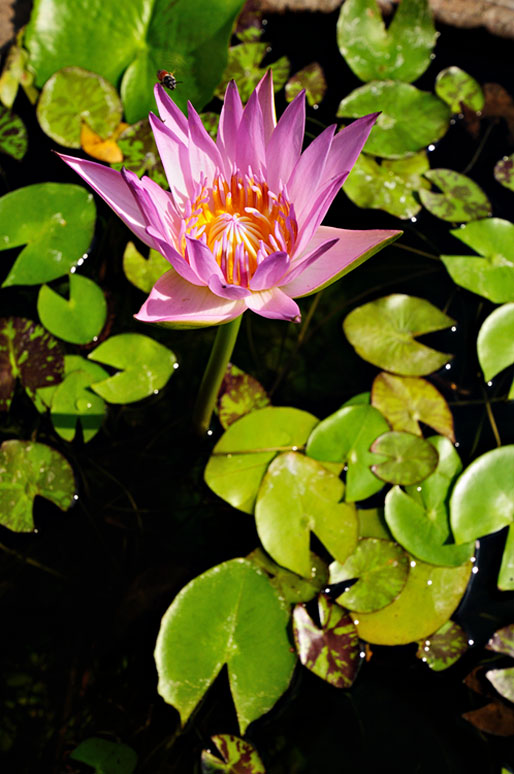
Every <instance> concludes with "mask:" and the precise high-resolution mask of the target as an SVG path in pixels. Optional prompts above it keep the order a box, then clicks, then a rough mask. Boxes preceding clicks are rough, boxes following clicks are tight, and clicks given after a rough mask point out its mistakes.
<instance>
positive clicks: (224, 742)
mask: <svg viewBox="0 0 514 774" xmlns="http://www.w3.org/2000/svg"><path fill="white" fill-rule="evenodd" d="M211 742H212V743H213V744H214V746H215V747H216V749H217V750H218V752H219V754H220V755H221V759H220V758H219V757H218V756H217V755H214V753H212V752H210V751H209V750H203V751H202V774H216V772H225V774H266V769H265V768H264V764H263V762H262V761H261V759H260V757H259V754H258V752H257V750H256V749H255V747H253V745H251V744H250V742H246V741H245V740H244V739H240V738H239V737H238V736H233V735H232V734H216V736H211Z"/></svg>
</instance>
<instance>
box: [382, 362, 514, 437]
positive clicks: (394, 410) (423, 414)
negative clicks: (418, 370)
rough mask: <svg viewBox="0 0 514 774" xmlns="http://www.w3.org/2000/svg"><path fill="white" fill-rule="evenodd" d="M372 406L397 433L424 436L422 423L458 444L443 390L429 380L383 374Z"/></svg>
mask: <svg viewBox="0 0 514 774" xmlns="http://www.w3.org/2000/svg"><path fill="white" fill-rule="evenodd" d="M513 360H514V359H513ZM371 402H372V405H373V406H375V408H377V409H378V410H379V411H380V412H381V414H383V416H384V417H385V418H386V419H387V421H388V422H389V424H390V425H391V428H392V429H393V430H405V431H406V432H408V433H414V434H416V435H422V433H421V427H420V426H419V423H420V422H423V423H424V424H425V425H428V426H429V427H432V428H433V429H434V430H436V431H437V432H438V433H440V434H441V435H445V436H447V437H448V438H449V439H450V440H451V441H455V436H454V433H453V417H452V413H451V411H450V408H449V406H448V404H447V402H446V400H445V399H444V397H443V396H442V395H441V393H440V392H439V390H437V389H436V388H435V387H434V386H433V384H430V382H427V380H426V379H420V378H417V377H412V376H394V375H393V374H388V373H385V372H383V373H381V374H379V375H378V376H377V377H376V378H375V381H374V382H373V387H372V390H371Z"/></svg>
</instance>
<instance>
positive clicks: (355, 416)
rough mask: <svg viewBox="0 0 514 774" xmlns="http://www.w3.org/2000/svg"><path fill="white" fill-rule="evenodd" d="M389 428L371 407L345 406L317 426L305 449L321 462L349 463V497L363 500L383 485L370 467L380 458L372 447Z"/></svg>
mask: <svg viewBox="0 0 514 774" xmlns="http://www.w3.org/2000/svg"><path fill="white" fill-rule="evenodd" d="M387 430H389V425H388V424H387V422H386V421H385V419H384V417H383V416H382V415H381V414H380V412H379V411H377V410H376V409H374V408H373V407H372V406H369V405H357V406H346V407H343V408H342V409H339V411H336V412H335V414H332V415H331V416H329V417H327V418H326V419H324V420H323V421H322V422H320V423H319V425H317V427H316V428H315V429H314V430H313V432H312V433H311V435H310V437H309V441H308V444H307V450H306V452H307V454H308V455H309V457H313V458H314V459H316V460H320V461H322V462H346V463H347V465H348V471H347V474H346V500H347V501H348V502H355V501H356V500H364V499H366V497H370V496H371V495H372V494H375V492H379V491H380V490H381V489H382V487H383V483H382V481H380V479H378V478H377V477H376V476H375V475H374V474H373V473H372V472H371V471H370V469H369V467H370V465H372V464H373V463H375V462H377V461H378V459H377V457H376V455H374V454H372V453H371V452H370V447H371V444H372V443H373V441H374V440H375V438H378V436H379V435H382V433H384V432H386V431H387Z"/></svg>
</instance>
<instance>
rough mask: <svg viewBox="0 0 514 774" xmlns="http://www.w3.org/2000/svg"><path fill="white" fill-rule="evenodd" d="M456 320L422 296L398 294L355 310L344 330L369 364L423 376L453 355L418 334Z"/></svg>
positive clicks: (406, 374)
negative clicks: (431, 346)
mask: <svg viewBox="0 0 514 774" xmlns="http://www.w3.org/2000/svg"><path fill="white" fill-rule="evenodd" d="M454 322H455V321H454V320H452V319H451V317H448V316H447V315H445V314H443V312H440V311H439V309H437V308H436V307H435V306H433V305H432V304H431V303H429V302H428V301H425V300H424V299H422V298H415V297H414V296H405V295H402V294H400V293H395V294H394V295H391V296H384V297H383V298H379V299H377V300H376V301H370V302H369V303H368V304H364V306H359V307H357V309H354V310H353V312H350V314H349V315H348V316H347V317H346V319H345V321H344V323H343V330H344V333H345V335H346V338H347V339H348V341H349V342H350V344H351V345H352V346H353V347H354V349H355V351H356V352H357V354H358V355H360V356H361V357H362V358H363V359H364V360H367V361H368V362H369V363H373V365H376V366H378V367H379V368H384V369H385V370H386V371H393V372H394V373H396V374H400V375H403V376H423V375H424V374H429V373H431V372H432V371H437V370H438V369H439V368H441V366H443V365H444V364H445V363H447V362H448V360H449V359H450V358H451V357H452V356H451V355H448V354H446V353H444V352H436V350H434V349H430V347H426V346H425V345H424V344H420V343H419V342H418V341H416V340H415V339H414V337H415V336H421V335H422V334H424V333H432V332H433V331H439V330H442V329H443V328H448V327H449V326H450V325H453V323H454Z"/></svg>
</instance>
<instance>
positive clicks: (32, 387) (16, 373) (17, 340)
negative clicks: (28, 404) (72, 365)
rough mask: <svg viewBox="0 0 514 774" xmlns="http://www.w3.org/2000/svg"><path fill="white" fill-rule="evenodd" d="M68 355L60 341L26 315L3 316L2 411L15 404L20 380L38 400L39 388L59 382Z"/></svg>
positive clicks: (0, 338) (0, 341)
mask: <svg viewBox="0 0 514 774" xmlns="http://www.w3.org/2000/svg"><path fill="white" fill-rule="evenodd" d="M63 375H64V355H63V352H62V350H61V348H60V346H59V342H58V341H56V339H54V337H53V336H51V335H50V334H49V333H48V332H47V331H45V329H44V328H42V327H41V325H36V323H34V322H32V320H26V319H25V318H24V317H4V318H3V319H0V411H7V409H8V408H9V406H10V405H11V400H12V397H13V394H14V385H15V381H16V379H19V380H20V381H21V383H22V385H23V387H24V388H25V389H26V391H27V393H28V395H29V396H30V397H31V398H32V400H34V399H35V398H36V390H38V389H39V388H41V387H48V386H50V385H53V384H59V382H60V381H61V380H62V378H63Z"/></svg>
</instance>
